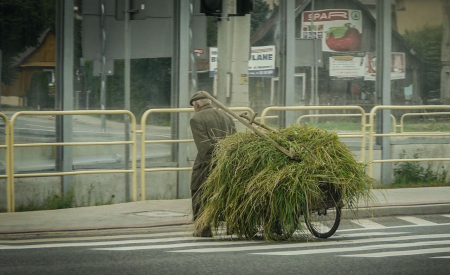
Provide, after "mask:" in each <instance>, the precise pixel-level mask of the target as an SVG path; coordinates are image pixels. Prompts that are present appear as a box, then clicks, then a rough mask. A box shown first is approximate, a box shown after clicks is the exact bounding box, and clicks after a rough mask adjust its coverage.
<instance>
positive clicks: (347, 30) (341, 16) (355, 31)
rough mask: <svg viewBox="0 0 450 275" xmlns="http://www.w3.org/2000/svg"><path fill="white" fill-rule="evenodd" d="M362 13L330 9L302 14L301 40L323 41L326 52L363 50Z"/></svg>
mask: <svg viewBox="0 0 450 275" xmlns="http://www.w3.org/2000/svg"><path fill="white" fill-rule="evenodd" d="M361 36H362V13H361V11H360V10H347V9H329V10H317V11H314V18H313V17H312V12H311V11H304V12H303V13H302V28H301V38H315V37H317V38H318V39H320V40H321V41H322V49H323V51H325V52H350V51H360V50H361Z"/></svg>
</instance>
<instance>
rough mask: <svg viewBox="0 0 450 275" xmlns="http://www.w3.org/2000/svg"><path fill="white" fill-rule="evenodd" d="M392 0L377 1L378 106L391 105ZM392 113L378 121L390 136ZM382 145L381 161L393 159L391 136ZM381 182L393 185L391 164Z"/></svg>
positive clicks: (383, 114) (383, 168) (384, 169)
mask: <svg viewBox="0 0 450 275" xmlns="http://www.w3.org/2000/svg"><path fill="white" fill-rule="evenodd" d="M391 5H392V2H391V0H377V22H376V23H377V24H376V38H377V39H376V41H377V45H376V49H377V55H376V56H377V72H376V82H375V89H376V95H377V105H391V63H392V62H391V54H392V53H391V45H392V39H391V37H392V27H391ZM390 114H391V111H390V110H381V116H380V117H381V119H377V125H376V126H377V127H376V128H377V129H376V130H377V132H378V133H379V132H381V133H382V134H389V133H390V132H391V118H390ZM377 143H381V159H383V160H384V159H391V139H390V137H389V136H387V137H381V138H379V139H378V140H377ZM381 182H382V183H383V184H389V183H391V164H390V163H389V162H385V163H382V164H381Z"/></svg>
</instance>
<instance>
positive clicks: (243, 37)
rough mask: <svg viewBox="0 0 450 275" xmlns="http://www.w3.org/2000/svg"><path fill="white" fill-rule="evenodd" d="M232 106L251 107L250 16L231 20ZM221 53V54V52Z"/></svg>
mask: <svg viewBox="0 0 450 275" xmlns="http://www.w3.org/2000/svg"><path fill="white" fill-rule="evenodd" d="M229 24H230V30H231V31H230V32H229V35H230V36H229V38H228V41H229V42H231V43H229V44H230V48H231V53H230V57H231V59H230V71H231V93H230V95H231V99H230V106H249V94H248V58H249V55H250V51H251V48H250V14H246V15H245V16H233V17H231V18H230V22H229ZM219 53H220V52H219Z"/></svg>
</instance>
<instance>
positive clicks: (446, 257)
mask: <svg viewBox="0 0 450 275" xmlns="http://www.w3.org/2000/svg"><path fill="white" fill-rule="evenodd" d="M430 258H432V259H450V256H442V257H430Z"/></svg>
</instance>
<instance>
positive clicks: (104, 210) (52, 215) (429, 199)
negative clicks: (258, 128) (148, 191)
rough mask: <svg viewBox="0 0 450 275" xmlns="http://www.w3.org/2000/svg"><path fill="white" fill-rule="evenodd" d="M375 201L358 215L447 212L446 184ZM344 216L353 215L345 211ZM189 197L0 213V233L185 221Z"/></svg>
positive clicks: (449, 193) (389, 193) (384, 194)
mask: <svg viewBox="0 0 450 275" xmlns="http://www.w3.org/2000/svg"><path fill="white" fill-rule="evenodd" d="M373 193H374V195H375V197H376V198H377V200H378V202H377V203H374V204H372V205H369V206H370V207H373V208H371V209H373V211H372V210H369V211H365V209H368V208H365V207H367V206H366V205H360V206H361V207H362V208H361V211H359V213H358V218H368V217H372V216H374V217H379V216H391V215H424V214H450V187H425V188H402V189H387V190H383V191H378V190H374V191H373ZM343 216H344V218H353V215H352V214H351V213H349V211H345V210H344V212H343ZM191 218H192V212H191V200H190V199H180V200H150V201H139V202H130V203H121V204H113V205H103V206H90V207H79V208H69V209H60V210H45V211H32V212H15V213H0V234H9V233H26V232H55V231H78V230H94V229H115V228H142V227H155V226H165V225H181V224H188V223H190V220H191Z"/></svg>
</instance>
